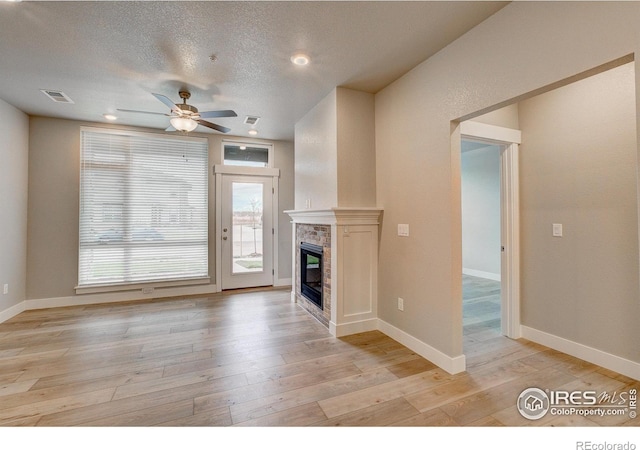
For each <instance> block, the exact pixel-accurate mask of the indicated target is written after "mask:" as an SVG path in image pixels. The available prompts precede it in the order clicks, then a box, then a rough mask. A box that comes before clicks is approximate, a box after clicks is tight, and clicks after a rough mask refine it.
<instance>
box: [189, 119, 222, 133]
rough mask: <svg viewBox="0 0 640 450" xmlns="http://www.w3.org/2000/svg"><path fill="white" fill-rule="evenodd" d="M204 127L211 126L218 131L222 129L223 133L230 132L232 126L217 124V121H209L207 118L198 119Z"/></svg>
mask: <svg viewBox="0 0 640 450" xmlns="http://www.w3.org/2000/svg"><path fill="white" fill-rule="evenodd" d="M196 122H198V123H199V124H200V125H202V126H203V127H207V128H211V129H213V130H216V131H220V132H221V133H228V132H229V131H231V128H226V127H223V126H220V125H216V124H215V123H211V122H207V121H206V120H202V119H198V120H196Z"/></svg>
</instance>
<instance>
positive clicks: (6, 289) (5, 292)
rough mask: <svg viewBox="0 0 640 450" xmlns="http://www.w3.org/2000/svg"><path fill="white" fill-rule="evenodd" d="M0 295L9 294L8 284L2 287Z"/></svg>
mask: <svg viewBox="0 0 640 450" xmlns="http://www.w3.org/2000/svg"><path fill="white" fill-rule="evenodd" d="M2 293H3V294H8V293H9V285H8V284H5V285H4V287H3V289H2Z"/></svg>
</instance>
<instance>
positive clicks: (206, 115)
mask: <svg viewBox="0 0 640 450" xmlns="http://www.w3.org/2000/svg"><path fill="white" fill-rule="evenodd" d="M198 114H200V117H201V118H203V119H211V118H213V117H238V115H237V114H236V112H235V111H232V110H230V109H225V110H220V111H204V112H200V113H198Z"/></svg>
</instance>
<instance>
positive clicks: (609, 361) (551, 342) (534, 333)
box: [521, 325, 640, 380]
mask: <svg viewBox="0 0 640 450" xmlns="http://www.w3.org/2000/svg"><path fill="white" fill-rule="evenodd" d="M521 328H522V337H523V338H525V339H528V340H530V341H533V342H536V343H538V344H542V345H544V346H546V347H549V348H552V349H554V350H558V351H560V352H563V353H566V354H568V355H571V356H575V357H576V358H580V359H583V360H585V361H588V362H590V363H592V364H597V365H599V366H602V367H604V368H606V369H609V370H613V371H614V372H618V373H620V374H622V375H626V376H628V377H630V378H633V379H634V380H640V363H637V362H634V361H630V360H628V359H625V358H622V357H620V356H616V355H612V354H611V353H607V352H603V351H602V350H598V349H596V348H593V347H588V346H586V345H583V344H579V343H577V342H574V341H570V340H568V339H564V338H561V337H559V336H556V335H553V334H549V333H546V332H544V331H540V330H536V329H535V328H530V327H527V326H524V325H522V327H521Z"/></svg>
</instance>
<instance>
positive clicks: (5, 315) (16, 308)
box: [0, 301, 27, 323]
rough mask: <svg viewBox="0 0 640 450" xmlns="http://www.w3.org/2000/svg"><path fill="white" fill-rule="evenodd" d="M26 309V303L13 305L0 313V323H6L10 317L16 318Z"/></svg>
mask: <svg viewBox="0 0 640 450" xmlns="http://www.w3.org/2000/svg"><path fill="white" fill-rule="evenodd" d="M26 308H27V305H26V303H25V302H24V301H21V302H20V303H18V304H17V305H13V306H11V307H9V308H7V309H5V310H4V311H0V323H2V322H6V321H7V320H9V319H11V318H12V317H15V316H17V315H18V314H20V313H21V312H23V311H25V310H26Z"/></svg>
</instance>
